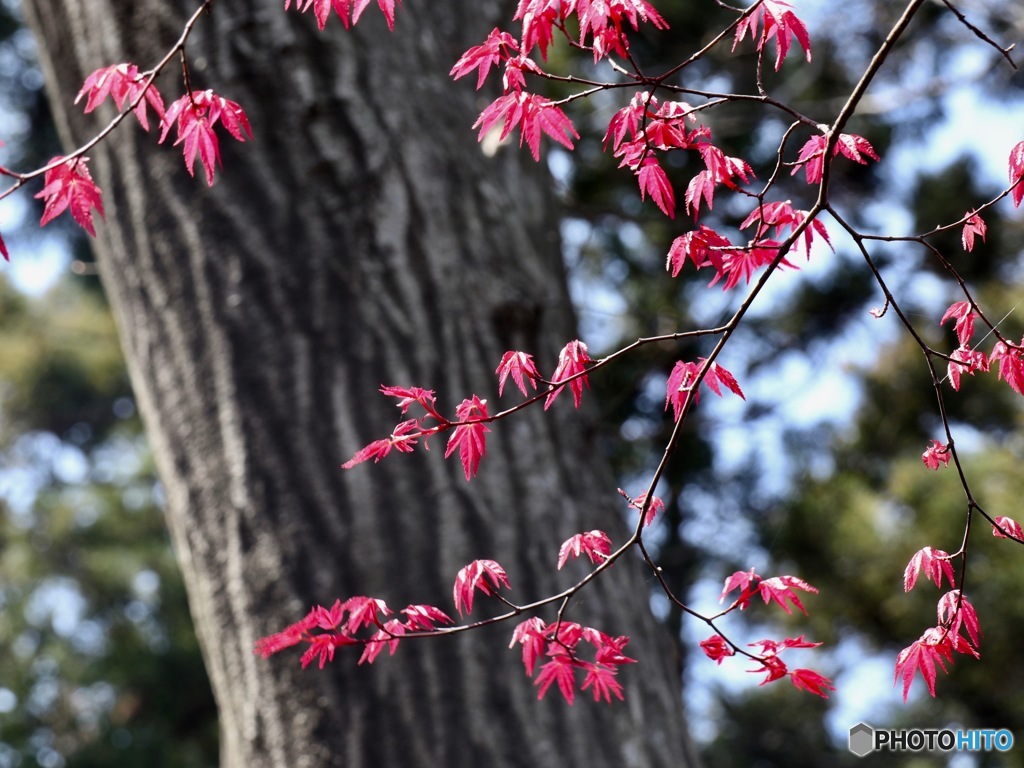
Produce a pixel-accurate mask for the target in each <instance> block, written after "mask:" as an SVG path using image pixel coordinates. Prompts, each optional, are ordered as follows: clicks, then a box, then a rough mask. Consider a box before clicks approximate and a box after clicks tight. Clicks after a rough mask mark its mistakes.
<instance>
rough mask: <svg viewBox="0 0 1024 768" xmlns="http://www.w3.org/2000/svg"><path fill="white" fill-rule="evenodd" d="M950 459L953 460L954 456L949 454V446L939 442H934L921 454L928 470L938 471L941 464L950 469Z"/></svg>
mask: <svg viewBox="0 0 1024 768" xmlns="http://www.w3.org/2000/svg"><path fill="white" fill-rule="evenodd" d="M950 458H952V454H951V453H950V452H949V446H948V445H945V444H943V443H940V442H939V441H938V440H932V441H931V443H930V444H929V445H928V447H927V448H926V449H925V451H924V453H922V454H921V461H923V462H924V465H925V466H926V467H928V469H938V468H939V465H940V464H941V465H942V466H944V467H948V466H949V460H950Z"/></svg>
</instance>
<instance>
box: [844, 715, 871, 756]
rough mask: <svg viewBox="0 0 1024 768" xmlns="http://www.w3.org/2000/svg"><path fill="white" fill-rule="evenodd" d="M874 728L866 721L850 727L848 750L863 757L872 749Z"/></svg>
mask: <svg viewBox="0 0 1024 768" xmlns="http://www.w3.org/2000/svg"><path fill="white" fill-rule="evenodd" d="M874 733H875V732H874V730H873V729H872V728H871V726H870V725H867V724H866V723H857V724H856V725H855V726H853V728H851V729H850V751H851V752H853V754H855V755H856V756H857V757H864V755H866V754H868V753H869V752H871V751H872V750H874V748H875V747H874V741H875V739H874Z"/></svg>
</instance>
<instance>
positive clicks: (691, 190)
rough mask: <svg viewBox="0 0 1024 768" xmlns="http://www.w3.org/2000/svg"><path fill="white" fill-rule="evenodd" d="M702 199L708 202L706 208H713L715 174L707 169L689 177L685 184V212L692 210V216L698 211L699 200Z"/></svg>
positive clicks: (695, 215)
mask: <svg viewBox="0 0 1024 768" xmlns="http://www.w3.org/2000/svg"><path fill="white" fill-rule="evenodd" d="M702 198H703V199H704V200H705V201H706V202H707V204H708V210H711V209H712V208H714V204H715V176H714V174H713V173H712V172H711V171H709V170H706V169H705V170H703V171H701V172H700V173H698V174H697V175H696V176H694V177H693V178H692V179H690V183H689V184H687V185H686V198H685V199H686V212H687V213H689V212H690V210H691V208H692V210H693V218H695V219H696V218H697V215H698V214H699V213H700V201H701V199H702Z"/></svg>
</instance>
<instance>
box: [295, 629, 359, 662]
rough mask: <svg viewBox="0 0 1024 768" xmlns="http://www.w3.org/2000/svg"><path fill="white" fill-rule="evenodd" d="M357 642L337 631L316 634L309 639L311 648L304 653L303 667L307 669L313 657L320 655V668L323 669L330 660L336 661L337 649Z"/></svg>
mask: <svg viewBox="0 0 1024 768" xmlns="http://www.w3.org/2000/svg"><path fill="white" fill-rule="evenodd" d="M356 642H358V641H356V640H354V639H352V638H351V637H348V636H347V635H342V634H339V633H336V632H332V633H330V634H326V635H314V636H313V637H311V638H310V639H309V643H310V645H309V648H308V649H306V652H305V653H304V654H302V659H301V663H302V668H303V669H305V668H306V667H308V666H309V665H310V664H311V663H312V662H313V659H315V658H317V657H319V658H320V669H323V668H324V665H325V664H326V663H327V662H328V661H334V651H335V649H337V648H340V647H341V646H343V645H354V644H355V643H356Z"/></svg>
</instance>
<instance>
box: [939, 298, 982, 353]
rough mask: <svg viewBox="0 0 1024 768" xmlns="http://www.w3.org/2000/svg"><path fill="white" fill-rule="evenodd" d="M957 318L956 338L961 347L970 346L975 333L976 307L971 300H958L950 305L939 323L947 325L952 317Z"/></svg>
mask: <svg viewBox="0 0 1024 768" xmlns="http://www.w3.org/2000/svg"><path fill="white" fill-rule="evenodd" d="M953 317H955V318H956V325H955V326H954V327H955V329H956V338H957V341H959V342H960V346H961V347H969V346H970V344H971V336H973V335H974V309H973V308H972V307H971V303H970V302H969V301H957V302H954V303H953V304H950V305H949V309H947V310H946V312H945V314H944V315H943V316H942V320H941V321H940V322H939V325H945V324H946V321H947V320H949V319H950V318H953Z"/></svg>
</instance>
